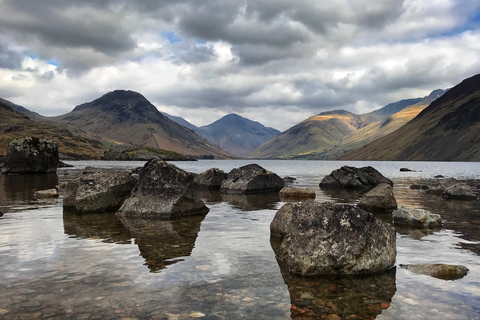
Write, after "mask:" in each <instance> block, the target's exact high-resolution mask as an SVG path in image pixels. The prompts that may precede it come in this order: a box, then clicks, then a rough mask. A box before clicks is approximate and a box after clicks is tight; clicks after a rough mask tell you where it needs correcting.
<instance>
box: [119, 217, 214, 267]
mask: <svg viewBox="0 0 480 320" xmlns="http://www.w3.org/2000/svg"><path fill="white" fill-rule="evenodd" d="M204 218H205V215H195V216H189V217H185V218H180V219H176V220H171V221H165V220H154V219H139V218H121V221H122V223H123V225H124V226H125V227H126V228H127V229H128V230H129V231H130V232H131V234H132V236H133V237H135V243H136V244H137V245H138V248H139V249H140V255H141V256H142V257H143V258H144V259H145V264H146V265H147V266H148V268H149V269H150V271H151V272H159V271H161V270H162V269H165V268H166V267H167V266H168V265H171V264H174V263H177V262H179V261H183V259H182V258H181V257H186V256H190V254H191V253H192V250H193V248H194V246H195V241H196V240H197V235H198V232H199V231H200V225H201V223H202V221H203V219H204Z"/></svg>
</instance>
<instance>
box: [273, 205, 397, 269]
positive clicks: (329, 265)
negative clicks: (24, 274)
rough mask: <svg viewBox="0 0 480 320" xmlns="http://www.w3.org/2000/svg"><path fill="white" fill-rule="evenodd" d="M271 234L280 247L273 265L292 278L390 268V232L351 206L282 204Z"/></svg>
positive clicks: (392, 235) (392, 254) (392, 260)
mask: <svg viewBox="0 0 480 320" xmlns="http://www.w3.org/2000/svg"><path fill="white" fill-rule="evenodd" d="M270 231H271V235H272V236H273V237H278V238H280V239H281V241H282V243H281V245H280V247H279V249H278V252H277V259H279V260H280V261H282V262H283V263H285V264H286V265H287V267H288V269H289V270H290V272H292V273H294V274H297V275H301V276H316V275H322V274H365V273H375V272H379V271H384V270H386V269H389V268H391V267H392V266H393V265H394V263H395V256H396V242H395V241H396V240H395V230H394V228H393V227H392V226H391V225H389V224H388V223H386V222H383V221H381V220H378V219H376V218H375V217H374V216H373V215H372V214H371V213H369V212H366V211H364V210H362V209H360V208H358V207H356V206H350V205H340V204H333V203H319V202H315V201H303V202H300V203H287V204H285V205H284V206H283V207H282V208H281V209H280V210H279V211H278V212H277V214H276V215H275V218H274V219H273V221H272V223H271V224H270Z"/></svg>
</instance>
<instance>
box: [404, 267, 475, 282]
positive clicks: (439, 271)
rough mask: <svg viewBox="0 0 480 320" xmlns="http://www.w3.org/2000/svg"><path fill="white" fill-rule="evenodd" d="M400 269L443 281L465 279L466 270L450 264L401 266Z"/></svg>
mask: <svg viewBox="0 0 480 320" xmlns="http://www.w3.org/2000/svg"><path fill="white" fill-rule="evenodd" d="M400 267H402V268H404V269H407V270H409V271H411V272H413V273H417V274H424V275H427V276H431V277H434V278H438V279H443V280H457V279H461V278H463V277H465V276H466V275H467V273H468V271H469V270H468V268H467V267H464V266H461V265H450V264H401V265H400Z"/></svg>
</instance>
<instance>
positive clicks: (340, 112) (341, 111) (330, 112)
mask: <svg viewBox="0 0 480 320" xmlns="http://www.w3.org/2000/svg"><path fill="white" fill-rule="evenodd" d="M331 114H340V115H344V114H353V113H351V112H350V111H347V110H343V109H342V110H332V111H325V112H322V113H319V114H318V115H319V116H328V115H331Z"/></svg>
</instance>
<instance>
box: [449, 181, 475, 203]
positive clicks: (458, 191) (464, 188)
mask: <svg viewBox="0 0 480 320" xmlns="http://www.w3.org/2000/svg"><path fill="white" fill-rule="evenodd" d="M442 197H443V198H445V199H458V200H475V199H477V196H476V195H475V193H473V189H472V187H470V186H468V185H466V184H464V183H457V184H454V185H452V186H450V187H447V188H446V189H445V191H444V192H443V194H442Z"/></svg>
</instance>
